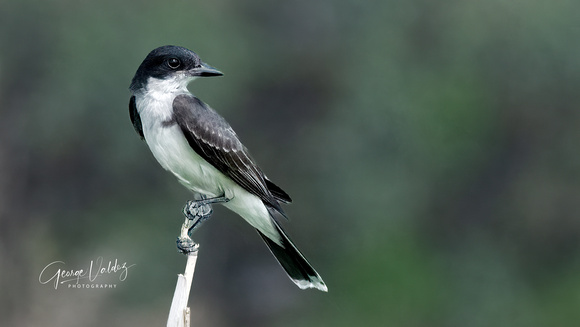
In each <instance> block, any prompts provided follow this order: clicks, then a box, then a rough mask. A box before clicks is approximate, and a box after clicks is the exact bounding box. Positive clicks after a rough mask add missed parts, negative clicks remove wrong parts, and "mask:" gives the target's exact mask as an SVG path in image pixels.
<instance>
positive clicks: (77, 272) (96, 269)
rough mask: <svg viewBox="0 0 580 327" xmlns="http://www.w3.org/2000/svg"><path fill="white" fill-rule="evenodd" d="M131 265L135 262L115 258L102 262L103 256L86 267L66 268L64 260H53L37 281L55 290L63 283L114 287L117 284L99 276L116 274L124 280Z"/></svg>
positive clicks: (82, 286)
mask: <svg viewBox="0 0 580 327" xmlns="http://www.w3.org/2000/svg"><path fill="white" fill-rule="evenodd" d="M133 266H135V264H131V265H130V264H128V263H127V262H123V263H119V260H117V259H115V261H111V260H110V261H109V262H108V263H104V259H103V257H98V258H97V259H96V260H91V263H90V264H89V266H88V267H87V268H86V269H82V268H81V269H68V268H66V266H65V263H64V261H53V262H51V263H49V264H48V265H46V266H45V267H44V269H42V271H41V272H40V275H39V276H38V281H39V282H40V283H41V284H49V283H52V284H53V285H54V289H55V290H56V289H58V287H59V286H60V285H64V284H67V286H68V288H116V287H117V284H111V283H103V282H101V280H100V278H101V277H104V276H106V275H116V274H118V278H119V281H124V280H125V279H127V276H128V275H129V268H131V267H133ZM98 279H99V280H98ZM85 280H86V281H85Z"/></svg>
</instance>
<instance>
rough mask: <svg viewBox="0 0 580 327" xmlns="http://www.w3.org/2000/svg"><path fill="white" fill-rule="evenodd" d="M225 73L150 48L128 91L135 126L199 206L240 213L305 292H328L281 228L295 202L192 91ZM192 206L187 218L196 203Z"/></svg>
mask: <svg viewBox="0 0 580 327" xmlns="http://www.w3.org/2000/svg"><path fill="white" fill-rule="evenodd" d="M222 75H223V74H222V73H221V72H220V71H219V70H217V69H216V68H214V67H212V66H210V65H208V64H206V63H205V62H203V61H202V60H201V59H200V57H199V56H198V55H197V54H196V53H195V52H193V51H191V50H189V49H187V48H185V47H181V46H175V45H165V46H161V47H158V48H156V49H154V50H152V51H151V52H150V53H149V54H148V55H147V56H146V57H145V59H144V60H143V62H142V63H141V64H140V65H139V67H138V69H137V71H136V73H135V75H134V77H133V79H132V81H131V85H130V87H129V89H130V91H131V98H130V101H129V116H130V118H131V122H132V124H133V127H134V129H135V131H136V132H137V133H138V134H139V136H140V137H141V139H142V140H144V141H145V142H146V143H147V145H148V146H149V149H150V150H151V152H152V154H153V156H154V157H155V159H156V160H157V161H158V163H159V164H160V165H161V167H163V168H164V169H165V170H167V171H169V172H171V173H172V174H173V175H174V176H175V177H176V178H177V180H178V181H179V182H180V183H181V184H183V185H184V186H185V187H186V188H187V189H189V190H190V191H191V192H193V193H194V194H195V195H196V196H199V197H201V198H202V199H206V200H205V202H203V200H201V201H200V202H199V203H200V204H201V205H207V204H210V203H219V204H222V205H223V206H225V207H226V208H228V209H230V210H231V211H233V212H235V213H237V214H238V215H239V216H241V217H242V218H243V219H244V220H245V221H246V222H248V223H249V224H250V225H251V226H252V227H254V228H255V229H256V230H257V231H258V233H259V235H260V236H261V237H262V239H263V240H264V242H265V243H266V245H267V246H268V248H269V249H270V251H271V252H272V254H273V255H274V256H275V257H276V259H277V260H278V262H279V263H280V265H281V266H282V268H283V269H284V270H285V271H286V273H287V274H288V276H289V277H290V279H291V280H292V281H293V282H294V283H295V284H296V285H297V286H298V287H299V288H301V289H307V288H314V289H318V290H320V291H324V292H327V291H328V288H327V286H326V284H325V283H324V281H323V280H322V278H321V277H320V275H319V274H318V273H317V272H316V270H315V269H314V268H313V267H312V265H311V264H310V263H309V262H308V261H307V260H306V258H305V257H304V255H302V253H301V252H300V251H299V250H298V248H297V247H296V246H295V245H294V243H293V242H292V241H291V240H290V238H289V237H288V235H287V234H286V233H285V232H284V230H283V229H282V227H281V226H280V223H279V222H278V220H279V217H286V214H285V212H284V210H283V209H282V207H281V204H286V203H290V202H291V201H292V200H291V198H290V196H289V195H288V194H287V193H286V192H285V191H284V190H282V188H280V187H278V186H277V185H276V184H274V183H273V182H272V181H270V180H269V179H268V178H267V177H266V175H265V174H264V173H263V171H262V170H261V169H260V167H259V166H258V165H257V164H256V161H255V160H254V159H253V158H252V157H251V155H250V153H249V151H248V149H247V148H246V147H245V146H244V145H243V144H242V142H241V141H240V139H239V137H238V136H237V134H236V133H235V131H234V130H233V129H232V127H231V126H230V125H229V124H228V123H227V122H226V120H225V119H224V118H223V117H222V116H220V115H219V114H218V113H217V112H216V111H215V110H214V109H212V108H211V107H210V106H209V105H207V104H206V103H204V102H203V101H201V100H200V99H199V98H197V97H196V96H195V95H193V94H192V93H191V92H190V91H189V90H188V88H187V87H188V85H189V83H190V82H192V81H193V80H195V79H197V78H199V77H211V76H222ZM199 197H198V198H199ZM189 204H190V206H189V208H190V209H187V208H188V206H187V205H186V209H184V210H185V211H186V215H187V211H189V210H191V209H192V208H194V207H195V204H196V202H195V201H190V203H189ZM178 247H179V242H178Z"/></svg>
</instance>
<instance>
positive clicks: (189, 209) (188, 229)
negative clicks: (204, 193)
mask: <svg viewBox="0 0 580 327" xmlns="http://www.w3.org/2000/svg"><path fill="white" fill-rule="evenodd" d="M228 201H229V199H228V198H226V197H225V196H220V197H215V198H208V199H201V200H195V201H187V203H186V204H185V207H183V214H184V215H185V222H184V223H183V225H182V226H181V235H180V236H179V237H178V238H177V249H178V250H179V252H181V253H184V254H187V253H191V252H194V251H197V249H198V247H199V245H198V244H197V243H195V242H194V241H193V240H192V239H191V237H190V236H191V234H193V232H194V231H195V230H196V229H197V228H199V227H200V226H201V225H202V223H203V222H205V221H206V220H208V219H209V218H210V217H211V214H212V212H213V209H212V207H211V204H212V203H219V202H228Z"/></svg>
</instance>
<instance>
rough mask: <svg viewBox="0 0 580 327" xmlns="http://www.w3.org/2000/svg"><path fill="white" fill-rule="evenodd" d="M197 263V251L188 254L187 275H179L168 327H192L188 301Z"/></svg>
mask: <svg viewBox="0 0 580 327" xmlns="http://www.w3.org/2000/svg"><path fill="white" fill-rule="evenodd" d="M196 262H197V250H195V251H193V252H190V253H188V254H187V263H186V265H185V273H184V274H183V275H182V274H179V275H177V285H176V286H175V293H173V300H172V301H171V309H169V318H167V327H189V326H190V317H189V312H190V310H189V308H188V307H187V301H188V300H189V291H190V290H191V283H192V281H193V273H194V271H195V263H196Z"/></svg>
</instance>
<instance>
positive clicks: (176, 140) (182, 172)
mask: <svg viewBox="0 0 580 327" xmlns="http://www.w3.org/2000/svg"><path fill="white" fill-rule="evenodd" d="M143 133H144V135H145V139H146V140H147V144H148V145H149V149H150V150H151V152H152V153H153V156H154V157H155V159H157V161H158V162H159V164H160V165H161V166H162V167H163V168H164V169H165V170H168V171H170V172H171V173H173V174H174V175H175V176H176V177H177V179H178V180H179V182H181V183H182V184H183V185H185V187H187V188H189V189H191V190H192V191H194V192H197V193H201V194H205V195H208V196H220V195H222V194H224V190H223V186H224V185H223V184H224V183H223V182H224V181H223V180H224V179H225V178H226V177H225V176H224V175H223V174H222V173H221V172H219V171H218V170H217V169H216V168H215V167H213V166H212V165H211V164H209V163H208V162H207V161H205V160H204V159H203V158H201V157H200V156H199V155H198V154H197V153H196V152H195V151H194V150H193V149H192V148H191V147H190V146H189V143H188V142H187V140H186V139H185V137H184V136H183V133H182V132H181V129H180V128H179V126H177V125H173V126H152V128H145V129H144V131H143Z"/></svg>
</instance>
